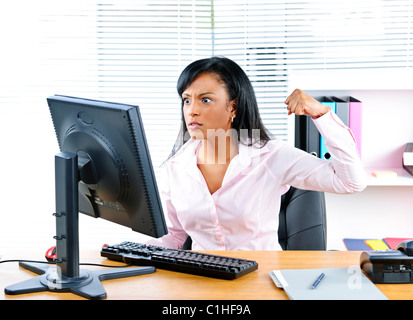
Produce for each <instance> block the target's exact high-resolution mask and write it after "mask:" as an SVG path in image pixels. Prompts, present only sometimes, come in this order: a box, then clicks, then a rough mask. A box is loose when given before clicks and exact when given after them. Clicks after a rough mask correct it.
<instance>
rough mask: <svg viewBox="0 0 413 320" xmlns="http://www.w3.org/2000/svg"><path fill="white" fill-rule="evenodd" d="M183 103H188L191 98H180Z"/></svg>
mask: <svg viewBox="0 0 413 320" xmlns="http://www.w3.org/2000/svg"><path fill="white" fill-rule="evenodd" d="M182 102H183V104H184V105H185V104H189V103H190V102H191V100H190V99H189V98H183V99H182Z"/></svg>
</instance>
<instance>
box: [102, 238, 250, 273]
mask: <svg viewBox="0 0 413 320" xmlns="http://www.w3.org/2000/svg"><path fill="white" fill-rule="evenodd" d="M100 254H101V256H102V257H106V258H108V259H110V260H116V261H123V262H125V263H127V264H133V265H138V266H154V267H156V268H159V269H165V270H171V271H178V272H184V273H189V274H195V275H200V276H207V277H212V278H219V279H227V280H232V279H237V278H239V277H241V276H243V275H246V274H248V273H250V272H252V271H254V270H256V269H258V264H257V263H256V262H255V261H252V260H246V259H238V258H231V257H225V256H218V255H212V254H205V253H199V252H195V251H187V250H176V249H167V248H163V247H158V246H151V245H145V244H142V243H136V242H128V241H125V242H122V243H120V244H117V245H112V246H108V247H104V248H102V250H101V252H100Z"/></svg>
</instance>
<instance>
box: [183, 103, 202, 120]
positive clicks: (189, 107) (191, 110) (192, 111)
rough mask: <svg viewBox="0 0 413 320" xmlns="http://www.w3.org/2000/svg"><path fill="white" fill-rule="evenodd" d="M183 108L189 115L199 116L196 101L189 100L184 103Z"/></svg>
mask: <svg viewBox="0 0 413 320" xmlns="http://www.w3.org/2000/svg"><path fill="white" fill-rule="evenodd" d="M185 110H186V112H187V114H188V115H189V116H191V117H194V116H199V114H200V108H199V105H198V103H197V102H189V103H187V104H185Z"/></svg>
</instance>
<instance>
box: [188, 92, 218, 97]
mask: <svg viewBox="0 0 413 320" xmlns="http://www.w3.org/2000/svg"><path fill="white" fill-rule="evenodd" d="M207 94H213V95H216V93H214V92H204V93H201V94H200V95H199V96H200V97H201V96H205V95H207ZM182 96H190V94H188V93H185V92H184V93H183V94H182Z"/></svg>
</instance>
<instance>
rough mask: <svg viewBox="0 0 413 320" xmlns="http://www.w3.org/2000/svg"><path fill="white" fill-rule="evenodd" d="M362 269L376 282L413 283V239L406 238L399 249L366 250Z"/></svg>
mask: <svg viewBox="0 0 413 320" xmlns="http://www.w3.org/2000/svg"><path fill="white" fill-rule="evenodd" d="M360 266H361V269H362V270H363V271H364V272H365V273H366V274H367V276H368V277H369V278H370V279H371V281H373V282H374V283H413V269H412V266H413V240H406V241H403V242H401V243H400V244H399V245H398V246H397V250H390V249H389V250H371V251H364V252H362V253H361V256H360Z"/></svg>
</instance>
